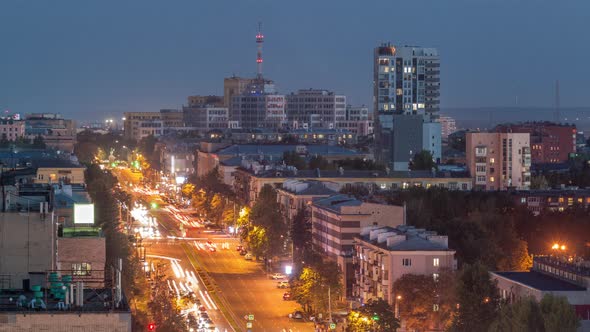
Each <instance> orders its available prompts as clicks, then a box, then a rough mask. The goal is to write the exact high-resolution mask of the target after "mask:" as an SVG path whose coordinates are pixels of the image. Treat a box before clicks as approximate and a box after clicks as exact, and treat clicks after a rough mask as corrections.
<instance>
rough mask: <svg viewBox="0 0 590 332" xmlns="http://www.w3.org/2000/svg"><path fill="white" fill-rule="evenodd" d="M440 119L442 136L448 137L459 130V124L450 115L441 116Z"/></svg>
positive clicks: (443, 137)
mask: <svg viewBox="0 0 590 332" xmlns="http://www.w3.org/2000/svg"><path fill="white" fill-rule="evenodd" d="M438 121H439V122H440V129H441V138H442V139H445V140H446V139H447V138H449V135H450V134H452V133H454V132H456V131H457V124H456V123H455V119H453V118H451V117H450V116H441V117H440V118H439V119H438Z"/></svg>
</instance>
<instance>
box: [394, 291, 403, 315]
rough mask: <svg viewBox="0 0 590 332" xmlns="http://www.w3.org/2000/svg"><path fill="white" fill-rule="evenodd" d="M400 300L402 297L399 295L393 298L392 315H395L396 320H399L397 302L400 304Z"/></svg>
mask: <svg viewBox="0 0 590 332" xmlns="http://www.w3.org/2000/svg"><path fill="white" fill-rule="evenodd" d="M401 300H402V296H401V295H398V296H396V297H395V312H394V315H395V318H397V319H399V302H401Z"/></svg>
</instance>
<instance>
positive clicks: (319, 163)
mask: <svg viewBox="0 0 590 332" xmlns="http://www.w3.org/2000/svg"><path fill="white" fill-rule="evenodd" d="M330 168H331V167H330V163H329V162H328V160H327V159H326V158H324V157H323V156H321V155H317V156H313V157H311V159H310V160H309V169H321V170H326V169H330Z"/></svg>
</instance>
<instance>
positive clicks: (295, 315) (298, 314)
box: [289, 311, 303, 319]
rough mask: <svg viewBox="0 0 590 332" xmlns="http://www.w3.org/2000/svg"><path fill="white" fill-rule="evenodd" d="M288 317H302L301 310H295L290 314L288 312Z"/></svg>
mask: <svg viewBox="0 0 590 332" xmlns="http://www.w3.org/2000/svg"><path fill="white" fill-rule="evenodd" d="M289 318H293V319H303V312H301V311H295V312H293V313H292V314H289Z"/></svg>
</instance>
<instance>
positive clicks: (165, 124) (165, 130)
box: [160, 109, 184, 135]
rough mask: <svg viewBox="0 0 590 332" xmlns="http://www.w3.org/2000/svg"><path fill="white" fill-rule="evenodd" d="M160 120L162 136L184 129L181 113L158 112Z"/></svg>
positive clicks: (173, 111) (178, 111)
mask: <svg viewBox="0 0 590 332" xmlns="http://www.w3.org/2000/svg"><path fill="white" fill-rule="evenodd" d="M160 117H161V119H162V135H167V134H171V133H174V132H177V131H182V130H183V129H184V116H183V112H182V111H180V110H175V109H162V110H160Z"/></svg>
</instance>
